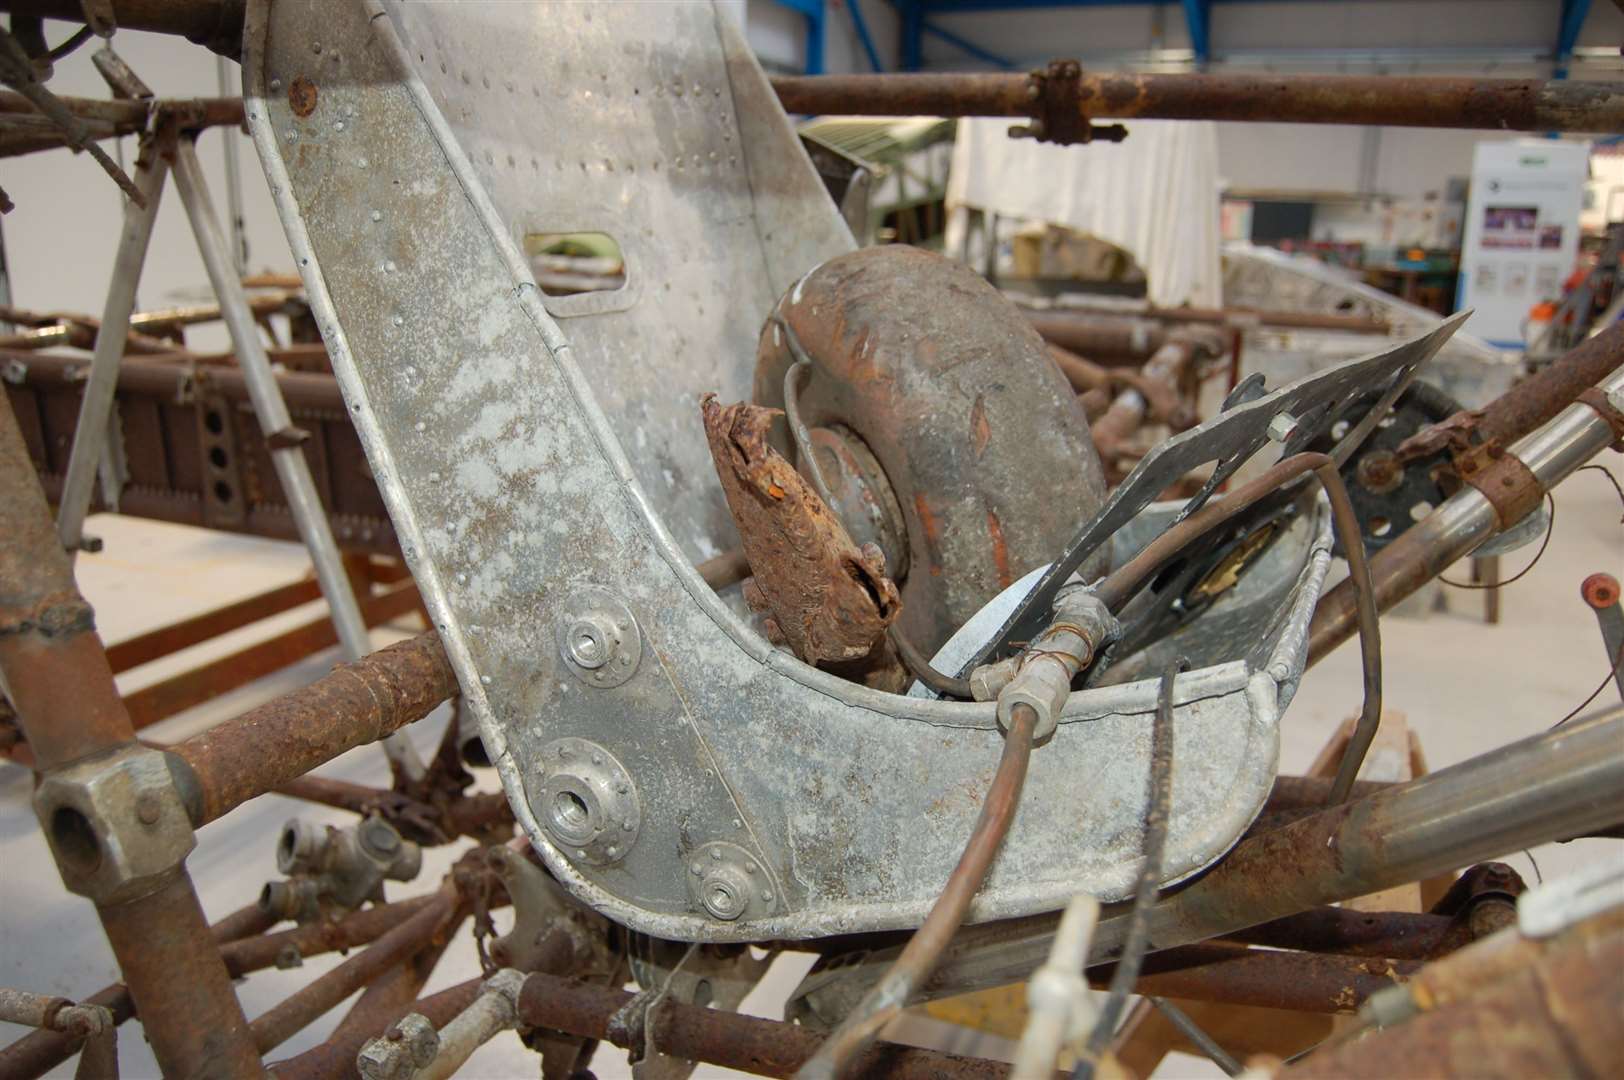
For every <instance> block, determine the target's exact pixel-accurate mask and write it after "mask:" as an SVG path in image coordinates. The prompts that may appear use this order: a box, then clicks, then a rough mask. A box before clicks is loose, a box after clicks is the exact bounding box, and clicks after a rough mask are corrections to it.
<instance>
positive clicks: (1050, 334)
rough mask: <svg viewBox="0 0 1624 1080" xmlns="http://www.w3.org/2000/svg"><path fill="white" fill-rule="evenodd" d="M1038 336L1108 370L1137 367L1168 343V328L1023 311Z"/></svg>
mask: <svg viewBox="0 0 1624 1080" xmlns="http://www.w3.org/2000/svg"><path fill="white" fill-rule="evenodd" d="M1021 314H1023V315H1025V316H1026V321H1027V322H1029V323H1031V324H1032V329H1034V330H1036V331H1037V332H1038V336H1039V337H1041V338H1043V340H1044V341H1047V342H1048V343H1049V344H1051V345H1059V346H1060V347H1061V348H1063V349H1069V350H1071V351H1072V352H1074V353H1077V354H1078V355H1079V356H1082V357H1085V358H1087V359H1088V360H1090V361H1092V362H1094V363H1096V364H1100V365H1102V366H1104V367H1134V366H1137V365H1139V364H1141V363H1143V362H1144V361H1145V360H1147V359H1149V358H1150V357H1151V356H1152V355H1154V354H1155V352H1156V350H1158V349H1160V348H1161V347H1162V346H1163V345H1166V344H1167V336H1168V332H1169V331H1168V329H1167V327H1165V326H1162V325H1160V324H1158V323H1154V322H1150V321H1148V320H1146V319H1140V318H1121V317H1110V316H1104V315H1093V314H1089V315H1078V314H1073V313H1071V312H1059V311H1053V310H1041V311H1040V310H1031V309H1022V311H1021Z"/></svg>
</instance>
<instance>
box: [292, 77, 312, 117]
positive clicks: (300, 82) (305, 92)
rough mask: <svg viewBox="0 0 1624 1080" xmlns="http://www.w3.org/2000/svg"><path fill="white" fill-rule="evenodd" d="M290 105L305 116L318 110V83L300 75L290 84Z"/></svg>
mask: <svg viewBox="0 0 1624 1080" xmlns="http://www.w3.org/2000/svg"><path fill="white" fill-rule="evenodd" d="M288 107H289V108H291V109H292V110H293V115H294V116H297V117H300V118H303V117H306V116H309V115H310V114H311V113H313V112H315V111H316V84H315V83H313V82H311V81H310V80H309V79H307V78H305V77H304V76H303V75H300V76H299V77H298V78H296V79H294V80H293V82H292V83H290V84H289V85H288Z"/></svg>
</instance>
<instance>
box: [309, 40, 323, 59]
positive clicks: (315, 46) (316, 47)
mask: <svg viewBox="0 0 1624 1080" xmlns="http://www.w3.org/2000/svg"><path fill="white" fill-rule="evenodd" d="M310 51H311V52H313V53H315V54H316V55H318V56H320V55H321V42H319V41H312V42H311V43H310Z"/></svg>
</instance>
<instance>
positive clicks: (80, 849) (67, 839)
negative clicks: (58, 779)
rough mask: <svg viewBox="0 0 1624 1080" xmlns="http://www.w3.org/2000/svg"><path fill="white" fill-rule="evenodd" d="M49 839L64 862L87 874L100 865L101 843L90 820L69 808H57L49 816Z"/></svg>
mask: <svg viewBox="0 0 1624 1080" xmlns="http://www.w3.org/2000/svg"><path fill="white" fill-rule="evenodd" d="M51 838H52V839H53V840H55V841H56V851H57V854H58V855H60V856H61V857H62V859H63V861H64V862H67V863H68V864H70V865H71V866H73V867H74V868H75V869H77V870H80V871H84V872H88V871H91V870H94V869H96V867H97V866H99V865H101V858H102V855H101V842H100V841H99V840H98V839H97V838H96V830H95V829H94V828H92V827H91V824H90V819H89V818H87V817H85V816H84V815H83V814H81V813H80V812H79V811H77V810H75V809H74V808H73V807H71V806H59V807H57V809H56V812H55V813H53V814H52V815H51Z"/></svg>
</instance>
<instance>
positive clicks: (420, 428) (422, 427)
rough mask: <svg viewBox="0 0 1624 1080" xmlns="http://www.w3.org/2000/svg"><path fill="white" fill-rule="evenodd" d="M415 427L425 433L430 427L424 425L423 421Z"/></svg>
mask: <svg viewBox="0 0 1624 1080" xmlns="http://www.w3.org/2000/svg"><path fill="white" fill-rule="evenodd" d="M414 426H415V427H416V428H417V430H418V431H424V430H426V429H427V428H428V425H427V424H425V423H423V421H421V420H419V421H418V422H417V423H416V424H415V425H414Z"/></svg>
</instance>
